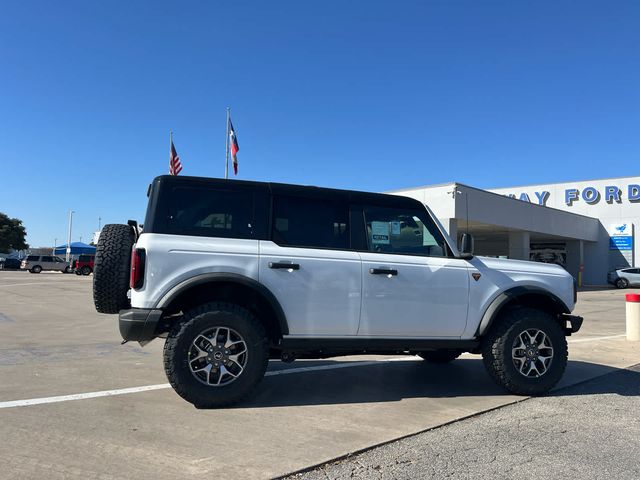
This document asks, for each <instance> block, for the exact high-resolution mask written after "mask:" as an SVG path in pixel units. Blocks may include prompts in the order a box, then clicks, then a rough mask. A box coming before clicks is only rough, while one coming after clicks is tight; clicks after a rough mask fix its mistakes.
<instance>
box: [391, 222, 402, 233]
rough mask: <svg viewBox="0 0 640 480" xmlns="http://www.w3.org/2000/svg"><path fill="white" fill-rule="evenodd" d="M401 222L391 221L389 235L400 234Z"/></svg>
mask: <svg viewBox="0 0 640 480" xmlns="http://www.w3.org/2000/svg"><path fill="white" fill-rule="evenodd" d="M400 227H401V222H391V235H400Z"/></svg>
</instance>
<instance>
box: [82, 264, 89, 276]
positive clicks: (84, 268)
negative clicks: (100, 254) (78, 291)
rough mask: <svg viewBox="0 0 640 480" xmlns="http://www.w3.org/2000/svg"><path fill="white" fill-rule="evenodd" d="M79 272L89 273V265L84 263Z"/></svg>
mask: <svg viewBox="0 0 640 480" xmlns="http://www.w3.org/2000/svg"><path fill="white" fill-rule="evenodd" d="M80 273H82V275H89V274H90V273H91V267H88V266H86V265H85V266H84V267H82V268H81V269H80Z"/></svg>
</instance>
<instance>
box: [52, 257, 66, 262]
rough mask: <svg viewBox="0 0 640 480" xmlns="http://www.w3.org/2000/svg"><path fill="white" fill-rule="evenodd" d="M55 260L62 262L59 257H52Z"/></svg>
mask: <svg viewBox="0 0 640 480" xmlns="http://www.w3.org/2000/svg"><path fill="white" fill-rule="evenodd" d="M53 259H54V260H55V261H56V262H64V260H62V259H61V258H60V257H53Z"/></svg>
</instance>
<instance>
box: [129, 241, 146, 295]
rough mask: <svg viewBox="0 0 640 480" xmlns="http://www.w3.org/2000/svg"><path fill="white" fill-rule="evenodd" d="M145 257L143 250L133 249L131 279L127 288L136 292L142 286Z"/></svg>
mask: <svg viewBox="0 0 640 480" xmlns="http://www.w3.org/2000/svg"><path fill="white" fill-rule="evenodd" d="M145 257H146V253H145V250H144V248H136V247H133V250H132V252H131V279H130V281H129V286H130V287H131V288H134V289H136V290H137V289H138V288H141V287H142V285H143V284H144V263H145Z"/></svg>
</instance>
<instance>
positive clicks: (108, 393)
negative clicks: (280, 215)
mask: <svg viewBox="0 0 640 480" xmlns="http://www.w3.org/2000/svg"><path fill="white" fill-rule="evenodd" d="M624 336H625V334H624V333H622V334H620V335H609V336H605V337H592V338H579V339H576V340H570V341H569V342H570V343H583V342H596V341H599V340H609V339H613V338H620V337H624ZM414 360H420V359H419V357H398V358H383V359H380V360H367V361H364V362H339V363H337V364H331V365H316V366H313V367H298V368H287V369H283V370H271V371H269V372H267V373H265V377H274V376H277V375H290V374H294V373H304V372H317V371H322V370H336V369H338V368H356V367H368V366H371V365H377V364H380V363H389V362H401V361H414ZM170 387H171V385H169V384H168V383H160V384H157V385H144V386H142V387H131V388H120V389H117V390H102V391H99V392H87V393H76V394H72V395H60V396H57V397H41V398H29V399H26V400H12V401H8V402H0V409H2V408H13V407H27V406H30V405H42V404H46V403H59V402H68V401H71V400H86V399H88V398H99V397H112V396H115V395H127V394H129V393H139V392H148V391H152V390H163V389H166V388H170Z"/></svg>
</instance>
